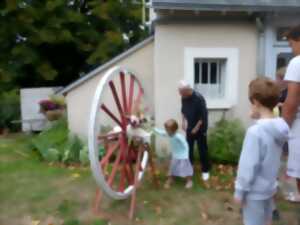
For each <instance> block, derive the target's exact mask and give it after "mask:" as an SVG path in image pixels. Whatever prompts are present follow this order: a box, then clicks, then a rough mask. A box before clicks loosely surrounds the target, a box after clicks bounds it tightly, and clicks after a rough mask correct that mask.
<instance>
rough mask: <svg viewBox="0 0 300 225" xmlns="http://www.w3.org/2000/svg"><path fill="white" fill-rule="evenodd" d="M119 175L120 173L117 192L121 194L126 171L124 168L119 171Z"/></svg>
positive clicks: (123, 188)
mask: <svg viewBox="0 0 300 225" xmlns="http://www.w3.org/2000/svg"><path fill="white" fill-rule="evenodd" d="M120 170H121V173H120V176H121V177H120V182H119V188H118V190H119V192H123V191H124V190H125V181H126V180H125V179H126V170H125V168H124V166H123V167H122V168H121V169H120Z"/></svg>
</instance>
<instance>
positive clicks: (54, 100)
mask: <svg viewBox="0 0 300 225" xmlns="http://www.w3.org/2000/svg"><path fill="white" fill-rule="evenodd" d="M62 98H63V97H59V96H50V99H45V100H41V101H40V102H39V105H40V110H41V112H46V111H52V110H58V109H64V108H65V102H64V99H62Z"/></svg>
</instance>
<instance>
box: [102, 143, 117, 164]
mask: <svg viewBox="0 0 300 225" xmlns="http://www.w3.org/2000/svg"><path fill="white" fill-rule="evenodd" d="M119 146H120V144H119V143H116V144H115V145H113V146H111V147H110V148H108V150H107V153H106V154H105V156H104V157H103V158H102V159H101V162H100V164H101V166H102V167H104V166H105V165H106V164H107V163H108V162H109V159H110V157H111V156H112V154H113V153H114V152H115V151H116V149H117V148H118V147H119Z"/></svg>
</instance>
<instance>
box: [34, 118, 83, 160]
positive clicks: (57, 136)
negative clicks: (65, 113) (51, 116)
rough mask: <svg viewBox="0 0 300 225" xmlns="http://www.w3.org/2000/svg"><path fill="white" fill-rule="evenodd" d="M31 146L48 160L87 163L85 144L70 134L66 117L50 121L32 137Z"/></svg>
mask: <svg viewBox="0 0 300 225" xmlns="http://www.w3.org/2000/svg"><path fill="white" fill-rule="evenodd" d="M32 145H33V148H34V149H35V150H36V151H37V152H38V153H39V154H40V156H41V157H42V159H44V160H46V161H48V162H63V163H65V164H70V163H82V164H84V165H87V164H88V150H87V147H86V145H85V144H84V143H83V142H82V141H81V140H80V139H79V137H77V136H76V135H70V134H69V130H68V125H67V121H66V119H60V120H57V121H54V122H52V124H51V126H50V127H49V128H48V129H46V130H44V131H42V132H41V133H40V134H38V135H37V136H35V137H33V138H32Z"/></svg>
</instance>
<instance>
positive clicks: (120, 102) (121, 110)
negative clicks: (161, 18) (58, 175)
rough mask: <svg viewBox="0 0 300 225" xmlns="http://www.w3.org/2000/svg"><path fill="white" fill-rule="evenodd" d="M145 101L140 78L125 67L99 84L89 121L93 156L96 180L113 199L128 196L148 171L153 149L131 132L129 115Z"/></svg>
mask: <svg viewBox="0 0 300 225" xmlns="http://www.w3.org/2000/svg"><path fill="white" fill-rule="evenodd" d="M145 103H146V101H145V95H144V90H143V87H142V85H141V83H140V81H139V80H138V79H137V77H136V76H135V75H134V74H133V73H132V72H130V71H128V70H125V69H122V68H121V67H114V68H112V69H110V70H108V71H107V72H106V73H105V75H104V76H103V78H102V79H101V80H100V82H99V84H98V86H97V89H96V92H95V96H94V99H93V102H92V108H91V114H90V121H89V138H88V144H89V158H90V163H91V170H92V173H93V176H94V178H95V180H96V183H97V184H98V186H100V188H101V189H102V191H103V192H104V193H106V194H107V195H108V196H109V197H111V198H113V199H125V198H128V197H129V196H130V195H131V194H132V193H133V190H135V188H136V185H137V184H138V182H139V181H140V180H141V179H142V177H143V174H144V172H145V170H146V166H147V163H148V158H149V152H148V150H149V149H147V147H146V145H145V144H144V143H143V142H137V143H135V142H133V141H132V140H131V139H130V137H129V135H128V127H129V126H130V124H129V123H130V122H129V121H128V117H130V116H131V115H132V114H134V113H135V111H136V110H137V109H139V108H141V107H143V106H144V105H143V104H145ZM104 121H106V122H107V121H108V122H109V123H110V125H111V126H110V128H109V129H107V128H105V126H104V125H103V124H104Z"/></svg>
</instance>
